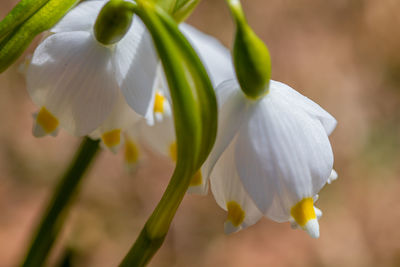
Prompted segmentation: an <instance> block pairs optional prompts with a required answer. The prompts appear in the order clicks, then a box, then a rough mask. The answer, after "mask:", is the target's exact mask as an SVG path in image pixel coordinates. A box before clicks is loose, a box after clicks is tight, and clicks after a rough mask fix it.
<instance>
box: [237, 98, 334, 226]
mask: <svg viewBox="0 0 400 267" xmlns="http://www.w3.org/2000/svg"><path fill="white" fill-rule="evenodd" d="M282 99H283V98H282V97H281V96H280V95H274V92H273V91H271V92H270V93H269V95H267V96H266V97H264V98H263V99H262V100H261V101H260V102H259V105H258V106H257V110H256V111H255V112H254V113H253V116H252V117H251V119H250V120H249V121H248V123H247V125H246V126H247V127H245V126H243V127H242V129H241V130H240V133H239V137H238V142H237V147H236V151H235V157H236V166H237V169H238V172H239V176H240V178H241V180H242V182H243V184H244V187H245V188H246V190H247V192H249V195H250V196H251V197H252V198H253V200H254V201H255V203H256V205H257V206H258V207H259V209H260V210H261V211H262V212H263V213H264V214H265V215H267V216H268V217H270V218H271V219H273V220H276V221H287V220H288V219H289V217H290V208H291V207H292V206H293V205H295V204H296V203H298V202H299V201H300V200H302V199H303V198H305V197H312V196H314V195H315V194H317V193H318V191H319V190H320V189H321V188H322V186H323V185H324V184H325V183H326V181H327V179H328V177H329V175H330V172H331V170H332V165H333V154H332V149H331V146H330V143H329V140H328V136H327V134H326V132H325V130H324V128H323V127H322V125H321V123H320V122H319V121H318V120H315V119H312V118H311V117H310V115H309V114H308V113H306V112H305V111H303V110H302V109H299V108H297V107H296V106H292V105H290V103H288V102H287V101H284V100H282Z"/></svg>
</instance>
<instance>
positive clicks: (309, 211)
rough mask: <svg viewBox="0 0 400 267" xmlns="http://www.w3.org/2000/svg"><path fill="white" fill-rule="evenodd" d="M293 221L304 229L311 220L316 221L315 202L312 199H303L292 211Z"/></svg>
mask: <svg viewBox="0 0 400 267" xmlns="http://www.w3.org/2000/svg"><path fill="white" fill-rule="evenodd" d="M290 214H291V215H292V217H293V219H294V220H295V221H296V222H297V223H298V225H300V226H301V227H304V226H305V225H306V223H307V222H308V221H309V220H312V219H316V218H317V216H316V215H315V210H314V201H313V199H312V198H311V197H308V198H303V199H302V200H301V201H300V202H299V203H297V204H296V205H294V206H293V207H292V209H291V210H290Z"/></svg>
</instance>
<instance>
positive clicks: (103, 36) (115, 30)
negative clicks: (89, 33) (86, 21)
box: [94, 0, 133, 45]
mask: <svg viewBox="0 0 400 267" xmlns="http://www.w3.org/2000/svg"><path fill="white" fill-rule="evenodd" d="M131 6H132V3H129V2H126V1H123V0H111V1H109V2H108V3H107V4H105V5H104V7H103V8H102V9H101V11H100V13H99V15H98V17H97V19H96V23H95V25H94V35H95V37H96V39H97V41H98V42H100V43H102V44H104V45H111V44H115V43H117V42H118V41H119V40H121V39H122V38H123V37H124V36H125V34H126V33H127V32H128V30H129V27H130V26H131V23H132V18H133V12H132V8H131Z"/></svg>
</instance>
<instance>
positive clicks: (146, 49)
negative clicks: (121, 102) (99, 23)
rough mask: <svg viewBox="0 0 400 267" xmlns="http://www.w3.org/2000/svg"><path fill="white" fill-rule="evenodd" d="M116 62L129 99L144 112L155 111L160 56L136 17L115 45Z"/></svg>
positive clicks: (117, 73)
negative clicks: (153, 109)
mask: <svg viewBox="0 0 400 267" xmlns="http://www.w3.org/2000/svg"><path fill="white" fill-rule="evenodd" d="M113 63H114V65H115V68H116V76H117V80H118V84H119V85H120V87H121V89H122V91H123V93H124V95H125V98H126V101H127V102H128V104H129V105H130V106H131V107H132V108H133V109H134V110H135V111H136V112H137V113H138V114H140V115H142V116H146V115H147V114H148V113H149V112H152V108H153V106H152V105H151V101H152V100H153V98H154V89H153V84H154V80H155V77H156V76H155V75H156V69H157V57H156V54H155V50H154V46H153V43H152V40H151V37H150V35H149V33H148V32H147V30H146V28H145V26H144V25H143V23H142V22H141V21H140V20H139V19H134V20H133V23H132V26H131V28H130V30H129V31H128V33H127V34H126V35H125V37H124V38H123V39H122V40H121V41H120V42H118V44H117V45H116V47H115V53H114V58H113Z"/></svg>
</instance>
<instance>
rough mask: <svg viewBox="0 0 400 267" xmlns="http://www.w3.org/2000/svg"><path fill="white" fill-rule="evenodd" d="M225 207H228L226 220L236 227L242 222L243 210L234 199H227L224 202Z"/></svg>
mask: <svg viewBox="0 0 400 267" xmlns="http://www.w3.org/2000/svg"><path fill="white" fill-rule="evenodd" d="M226 208H227V209H228V217H227V218H226V220H227V221H230V222H231V223H232V225H233V226H235V227H238V226H240V225H241V224H242V222H243V220H244V215H245V214H244V210H243V209H242V207H241V206H240V205H239V204H238V203H237V202H236V201H229V202H228V203H226Z"/></svg>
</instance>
